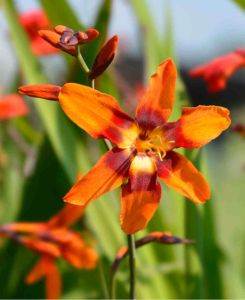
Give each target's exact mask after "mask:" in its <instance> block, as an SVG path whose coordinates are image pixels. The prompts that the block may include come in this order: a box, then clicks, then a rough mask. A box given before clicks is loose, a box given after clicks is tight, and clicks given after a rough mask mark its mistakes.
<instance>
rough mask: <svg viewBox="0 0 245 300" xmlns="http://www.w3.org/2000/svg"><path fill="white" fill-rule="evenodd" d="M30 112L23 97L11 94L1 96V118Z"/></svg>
mask: <svg viewBox="0 0 245 300" xmlns="http://www.w3.org/2000/svg"><path fill="white" fill-rule="evenodd" d="M27 114H28V107H27V105H26V104H25V102H24V101H23V99H22V97H20V96H19V95H17V94H9V95H6V96H2V97H1V98H0V120H7V119H12V118H15V117H20V116H25V115H27Z"/></svg>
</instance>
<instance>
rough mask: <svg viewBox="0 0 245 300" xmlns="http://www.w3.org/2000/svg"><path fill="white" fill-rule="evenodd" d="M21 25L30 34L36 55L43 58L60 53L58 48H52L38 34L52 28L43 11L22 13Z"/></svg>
mask: <svg viewBox="0 0 245 300" xmlns="http://www.w3.org/2000/svg"><path fill="white" fill-rule="evenodd" d="M20 23H21V25H22V26H23V28H24V29H25V31H26V32H27V34H28V37H29V39H30V41H31V48H32V51H33V53H34V54H36V55H38V56H41V55H49V54H55V53H57V52H58V50H57V49H56V48H54V47H52V46H51V45H50V44H49V43H47V42H46V41H45V40H43V39H42V38H41V37H40V36H39V34H38V30H40V29H48V28H49V27H50V26H49V21H48V18H47V16H46V15H45V13H44V12H43V11H42V10H31V11H27V12H25V13H22V14H21V15H20Z"/></svg>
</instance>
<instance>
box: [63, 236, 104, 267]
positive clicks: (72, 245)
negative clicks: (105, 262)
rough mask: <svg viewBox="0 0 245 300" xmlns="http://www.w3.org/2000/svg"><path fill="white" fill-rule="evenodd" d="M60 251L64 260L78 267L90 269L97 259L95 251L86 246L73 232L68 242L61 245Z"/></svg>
mask: <svg viewBox="0 0 245 300" xmlns="http://www.w3.org/2000/svg"><path fill="white" fill-rule="evenodd" d="M61 252H62V256H63V258H64V259H65V260H67V261H68V262H69V263H70V264H71V265H73V266H74V267H76V268H79V269H92V268H94V267H95V266H96V262H97V260H98V255H97V253H96V251H95V250H94V249H92V248H91V247H89V246H87V245H86V244H85V243H84V241H83V240H82V239H81V238H80V236H78V235H76V234H73V238H72V239H71V240H70V241H69V242H68V243H66V244H64V245H62V246H61Z"/></svg>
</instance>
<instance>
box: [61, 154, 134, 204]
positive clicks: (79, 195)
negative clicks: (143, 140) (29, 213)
mask: <svg viewBox="0 0 245 300" xmlns="http://www.w3.org/2000/svg"><path fill="white" fill-rule="evenodd" d="M132 156H133V153H132V152H131V151H130V150H129V149H125V150H122V149H118V148H113V149H112V150H110V151H108V152H107V153H106V154H105V155H104V156H102V157H101V159H100V160H99V161H98V162H97V164H96V165H95V166H94V167H93V168H92V170H90V172H88V173H87V175H85V176H84V177H83V178H82V179H80V180H79V181H78V182H77V183H75V185H74V186H73V187H72V188H71V189H70V191H69V192H68V193H67V194H66V195H65V197H64V200H65V201H66V202H69V203H72V204H76V205H86V204H88V203H89V202H90V201H91V200H93V199H96V198H98V197H99V196H100V195H102V194H104V193H106V192H108V191H111V190H113V189H115V188H117V187H119V186H120V185H121V184H122V183H123V182H124V181H125V179H126V178H127V176H128V170H129V165H130V161H131V158H132Z"/></svg>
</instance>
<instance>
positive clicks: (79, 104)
mask: <svg viewBox="0 0 245 300" xmlns="http://www.w3.org/2000/svg"><path fill="white" fill-rule="evenodd" d="M59 99H60V105H61V107H62V109H63V110H64V112H65V113H66V114H67V116H68V117H69V118H70V119H71V120H72V121H73V122H74V123H76V124H77V125H78V126H79V127H81V128H82V129H84V130H85V131H87V132H88V133H89V134H90V135H91V136H93V137H94V138H108V139H109V140H111V141H112V142H113V143H114V144H116V145H117V146H120V147H121V148H123V147H127V146H129V145H131V144H132V143H133V142H134V140H135V139H136V137H137V135H138V127H137V126H136V124H135V122H134V120H133V119H132V118H131V117H129V116H128V115H127V114H125V113H124V112H123V111H122V110H121V108H120V107H119V106H118V104H117V102H116V100H115V99H114V98H113V97H112V96H110V95H107V94H103V93H101V92H99V91H97V90H94V89H92V88H89V87H87V86H84V85H80V84H75V83H67V84H65V85H64V87H62V89H61V92H60V94H59Z"/></svg>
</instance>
